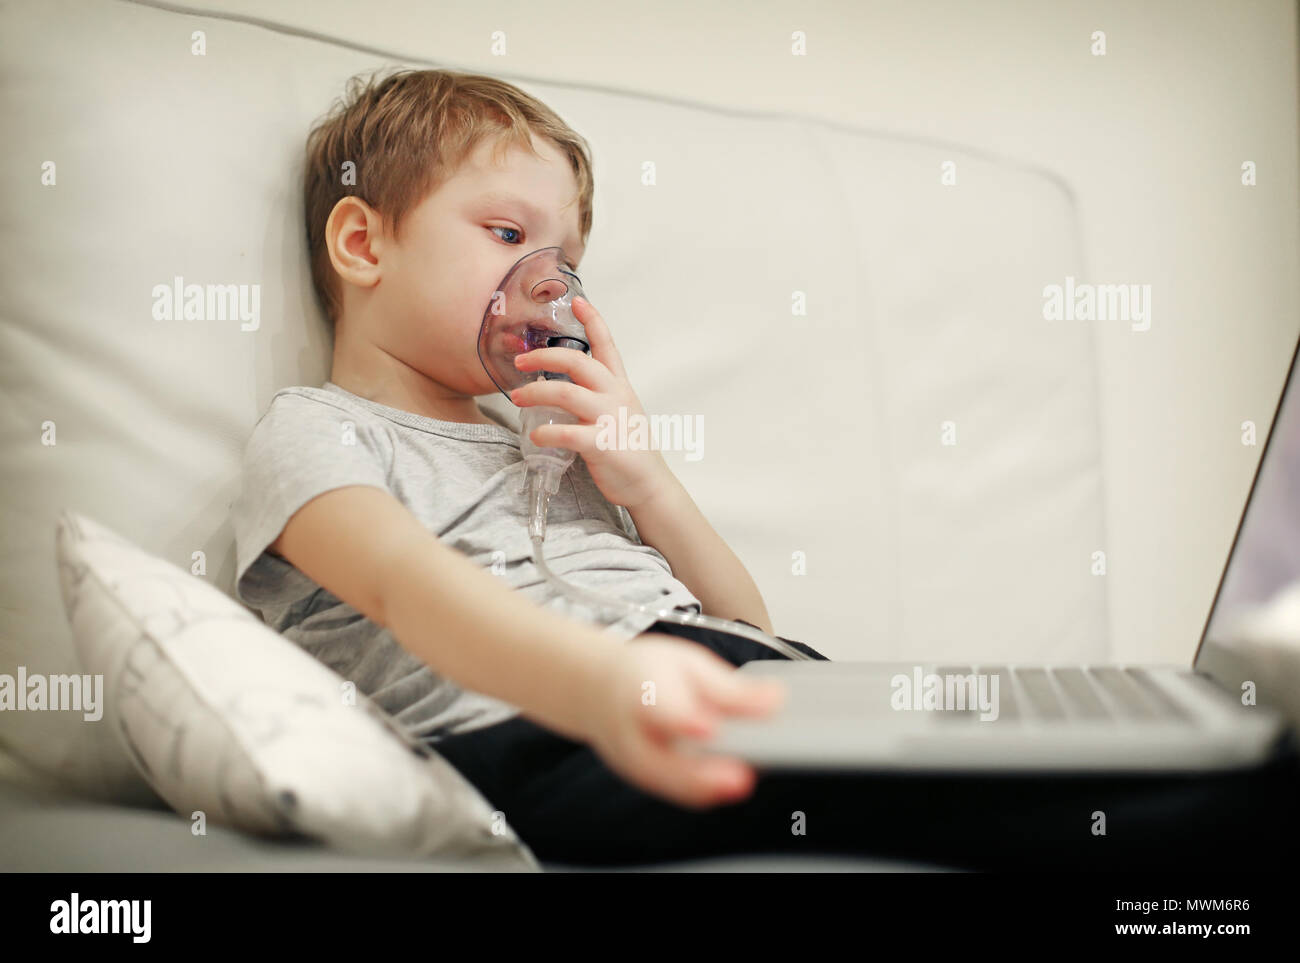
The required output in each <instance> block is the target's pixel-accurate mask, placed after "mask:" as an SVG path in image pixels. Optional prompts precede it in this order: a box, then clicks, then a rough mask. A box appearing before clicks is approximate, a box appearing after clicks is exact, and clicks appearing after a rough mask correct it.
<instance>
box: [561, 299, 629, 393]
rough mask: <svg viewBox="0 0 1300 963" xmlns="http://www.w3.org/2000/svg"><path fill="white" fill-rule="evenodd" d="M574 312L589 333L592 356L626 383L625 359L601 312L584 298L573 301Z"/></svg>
mask: <svg viewBox="0 0 1300 963" xmlns="http://www.w3.org/2000/svg"><path fill="white" fill-rule="evenodd" d="M573 310H574V313H575V315H577V317H578V320H579V321H580V322H582V326H583V328H585V329H586V331H587V340H588V341H589V342H590V343H591V356H592V357H593V358H595V359H596V360H597V361H599V362H600V363H601V364H603V365H604V366H605V367H606V368H608V369H609V370H610V371H612V372H613V373H614V374H616V375H617V376H618V377H619V378H620V379H622V380H623V381H626V380H627V371H626V370H625V369H624V368H623V359H622V358H621V357H620V356H619V353H618V348H616V347H614V336H613V335H612V334H610V333H609V325H607V324H606V323H605V319H604V318H602V317H601V316H600V312H599V311H597V310H596V308H595V307H594V306H593V305H592V303H591V302H590V301H588V300H587V299H586V298H582V297H577V298H574V299H573Z"/></svg>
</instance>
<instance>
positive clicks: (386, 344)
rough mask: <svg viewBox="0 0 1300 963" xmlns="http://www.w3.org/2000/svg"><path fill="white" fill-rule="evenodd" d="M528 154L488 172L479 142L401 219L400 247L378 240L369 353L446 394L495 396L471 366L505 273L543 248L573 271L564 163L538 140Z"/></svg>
mask: <svg viewBox="0 0 1300 963" xmlns="http://www.w3.org/2000/svg"><path fill="white" fill-rule="evenodd" d="M533 144H534V145H535V146H536V148H537V150H538V152H539V153H540V154H541V155H542V159H538V158H537V157H534V156H533V155H532V154H530V153H529V152H527V151H525V150H521V149H520V148H518V147H515V146H513V145H511V146H510V147H509V148H508V150H507V151H506V152H505V153H504V155H503V159H502V162H501V164H500V166H496V165H493V163H492V157H491V152H492V146H493V144H492V141H491V140H490V139H486V140H484V141H482V142H480V143H479V144H478V146H477V147H476V148H475V150H474V151H473V152H472V153H471V154H470V156H469V157H468V158H467V159H466V162H465V163H464V164H463V165H461V167H460V168H459V169H458V170H457V171H456V172H455V173H454V174H453V175H452V177H451V178H450V179H449V180H447V181H446V182H444V183H443V184H442V186H440V187H439V188H437V189H436V190H434V191H433V192H431V193H430V194H429V196H428V197H426V198H425V199H424V200H423V201H422V202H421V203H420V204H419V205H418V206H417V207H416V208H415V209H413V210H412V211H411V212H410V214H408V216H407V218H406V219H405V220H404V221H403V223H402V237H401V240H400V242H396V241H394V240H393V239H392V238H391V237H387V238H386V239H385V243H384V245H383V247H382V251H381V253H380V256H379V267H380V270H381V281H380V283H379V284H378V285H377V286H376V287H375V288H373V289H372V294H373V296H374V297H375V298H376V299H377V303H376V304H374V305H373V307H374V308H375V310H374V312H373V313H372V314H371V318H373V319H374V320H375V321H376V322H378V326H379V328H380V330H379V331H377V332H376V335H378V336H379V338H382V340H379V339H378V338H377V339H376V340H377V343H378V344H379V345H380V346H381V347H382V348H383V349H384V350H386V351H388V352H389V353H390V354H392V355H394V356H395V357H396V358H397V359H398V360H400V361H402V362H403V363H405V364H406V365H409V366H410V367H412V368H414V369H415V370H417V371H419V372H421V373H422V374H424V375H425V376H427V377H428V378H430V379H432V380H433V381H435V382H437V383H438V384H440V385H442V386H443V387H445V388H448V389H451V390H452V391H453V392H457V393H461V394H464V395H469V396H474V395H483V394H491V393H493V392H495V391H496V390H497V389H496V386H495V385H493V384H492V380H491V379H490V378H489V377H488V375H487V372H486V371H484V370H483V365H482V362H480V361H479V357H478V350H477V347H478V332H479V326H480V325H481V324H482V322H483V313H484V312H485V311H486V310H487V307H488V304H489V302H490V301H491V299H492V294H493V292H494V291H495V290H496V289H497V286H498V285H499V284H500V283H501V279H502V278H503V277H505V274H506V272H507V271H509V270H510V268H511V266H512V265H513V264H514V263H515V262H516V261H518V260H519V259H520V258H521V257H523V256H524V255H525V254H528V253H529V252H531V251H536V250H538V249H539V248H543V247H551V246H553V245H558V246H560V247H562V248H564V251H565V253H566V254H568V256H569V257H570V258H571V259H572V263H573V266H574V267H575V268H576V267H577V266H578V262H580V261H581V260H582V256H583V254H584V246H583V244H582V242H581V232H580V231H579V227H578V203H577V193H578V184H577V179H576V178H575V177H574V175H573V172H572V169H571V168H570V166H569V162H568V159H567V158H566V157H565V156H564V155H563V154H562V153H561V152H560V150H559V148H558V147H556V146H555V145H554V144H553V143H552V142H551V141H549V140H547V139H545V138H539V137H536V136H534V137H533Z"/></svg>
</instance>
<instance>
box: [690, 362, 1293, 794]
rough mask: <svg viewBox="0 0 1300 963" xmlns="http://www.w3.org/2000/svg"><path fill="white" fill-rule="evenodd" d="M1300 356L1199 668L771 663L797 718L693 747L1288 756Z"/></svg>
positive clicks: (852, 755)
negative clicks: (786, 692) (783, 684)
mask: <svg viewBox="0 0 1300 963" xmlns="http://www.w3.org/2000/svg"><path fill="white" fill-rule="evenodd" d="M1297 355H1300V345H1297V350H1296V352H1295V353H1293V355H1292V359H1291V368H1290V371H1289V373H1288V375H1287V380H1286V384H1285V386H1284V387H1283V390H1282V396H1281V399H1280V400H1279V403H1278V408H1277V410H1276V412H1275V414H1274V418H1273V424H1272V427H1271V428H1270V430H1269V437H1268V440H1267V441H1266V443H1265V446H1264V453H1263V455H1262V456H1261V459H1260V464H1259V467H1258V469H1257V470H1256V473H1255V479H1254V482H1253V483H1252V485H1251V492H1250V497H1249V498H1248V499H1247V502H1246V508H1245V510H1244V512H1243V513H1242V517H1241V520H1240V522H1239V524H1238V526H1237V533H1236V536H1235V537H1234V539H1233V545H1232V549H1231V550H1230V552H1229V554H1228V562H1227V565H1226V567H1225V570H1224V574H1223V576H1222V577H1221V578H1220V580H1219V587H1218V590H1217V592H1216V593H1215V600H1214V604H1213V606H1212V607H1211V610H1210V615H1209V617H1208V619H1207V620H1206V625H1205V628H1204V630H1203V631H1202V633H1201V640H1200V644H1199V645H1198V647H1197V649H1196V653H1195V655H1194V657H1193V658H1192V660H1191V668H1190V669H1189V668H1187V667H1186V666H1180V665H1147V666H1139V665H1028V664H1026V665H1019V664H996V665H995V664H991V663H987V662H981V661H978V660H976V661H972V662H971V663H969V664H964V665H948V664H937V663H934V664H917V663H906V662H849V661H830V662H823V661H787V660H782V659H773V660H759V661H754V662H748V663H746V664H745V665H743V666H741V668H740V669H739V670H738V671H740V672H744V673H746V674H747V675H750V676H755V677H760V676H761V677H769V676H771V677H775V678H779V679H781V680H782V681H783V682H784V683H785V684H786V687H787V689H788V692H789V695H788V698H787V701H786V703H785V705H784V706H783V707H782V708H781V709H780V710H778V711H777V712H776V713H774V714H773V715H772V716H770V717H768V718H766V719H743V718H729V719H727V720H725V721H724V722H723V723H721V724H720V725H719V727H718V730H717V731H716V732H715V734H714V736H713V738H712V739H710V740H707V741H703V740H695V739H687V740H683V741H682V743H681V746H682V748H683V749H685V750H686V751H695V752H703V753H710V752H718V753H723V754H726V755H735V756H739V757H740V758H743V759H745V760H747V761H749V762H750V763H752V764H753V765H754V766H755V767H757V768H759V769H771V770H778V769H852V770H878V771H894V772H897V771H900V770H905V771H934V770H942V771H944V772H952V771H957V770H972V771H978V772H994V771H1006V772H1012V771H1054V772H1144V773H1146V772H1149V773H1160V772H1175V771H1206V772H1208V771H1214V770H1229V769H1236V768H1245V767H1251V766H1254V765H1258V764H1261V763H1264V762H1266V761H1267V760H1269V759H1270V758H1273V757H1274V756H1275V755H1276V754H1278V753H1280V752H1282V751H1284V750H1287V749H1288V748H1289V747H1290V746H1291V745H1292V741H1291V739H1292V736H1291V730H1290V727H1291V726H1296V727H1298V728H1300V383H1298V382H1300V374H1297V366H1296V356H1297ZM1188 648H1189V649H1190V648H1191V646H1190V641H1189V645H1188Z"/></svg>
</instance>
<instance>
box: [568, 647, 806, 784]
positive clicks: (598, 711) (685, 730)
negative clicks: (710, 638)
mask: <svg viewBox="0 0 1300 963" xmlns="http://www.w3.org/2000/svg"><path fill="white" fill-rule="evenodd" d="M606 666H607V668H606V671H605V672H603V673H602V674H601V675H600V676H599V677H598V678H597V681H596V683H595V684H594V685H593V691H592V692H590V693H588V696H589V706H590V714H589V724H588V726H587V740H588V742H589V743H590V744H591V746H592V748H593V749H595V751H596V752H597V753H598V754H599V755H600V757H601V758H602V759H603V760H604V761H605V764H606V765H608V766H609V767H610V769H612V770H614V771H615V772H617V773H618V774H619V775H620V776H622V777H623V778H624V779H626V780H627V781H628V782H630V783H633V784H634V785H636V786H638V787H640V788H641V789H644V790H645V791H646V792H650V793H654V794H655V795H657V796H661V797H663V798H665V799H668V800H669V801H671V802H674V803H676V804H678V805H681V806H686V807H688V808H691V809H703V808H707V807H709V806H714V805H718V804H720V803H727V802H736V801H738V800H740V799H743V798H745V797H746V796H748V795H749V794H750V793H751V792H752V791H753V788H754V780H755V778H756V777H755V774H754V770H753V768H752V767H751V766H750V765H749V764H748V763H746V762H744V761H743V760H741V759H736V758H733V757H727V756H720V755H697V754H692V753H691V752H690V751H689V750H688V751H682V750H680V749H678V748H676V747H675V746H674V741H675V740H676V739H677V738H678V737H680V736H691V737H697V738H703V739H708V738H710V737H711V736H712V735H713V734H714V732H715V730H716V726H717V723H718V722H719V721H720V720H721V719H723V718H724V717H726V716H731V715H743V716H751V717H763V716H767V715H770V714H771V713H772V712H774V711H775V710H777V709H779V708H780V707H781V705H782V704H784V702H785V698H786V687H785V685H784V684H782V683H781V682H779V681H778V680H775V679H768V680H763V681H759V680H757V679H751V678H746V677H745V676H743V675H741V674H739V673H737V672H736V667H735V666H733V665H732V664H731V663H729V662H727V661H726V660H725V659H723V658H721V657H720V656H718V655H717V654H716V653H714V652H712V651H710V650H709V649H706V648H704V647H703V646H701V645H698V644H696V643H694V642H690V641H687V640H684V639H679V638H676V637H674V636H671V635H664V634H660V633H655V632H651V633H646V634H644V635H642V636H640V637H638V638H636V639H634V640H631V641H628V642H624V643H622V644H621V645H620V646H619V648H618V650H617V651H616V652H615V653H614V654H613V656H612V658H610V659H609V661H608V662H607V663H606Z"/></svg>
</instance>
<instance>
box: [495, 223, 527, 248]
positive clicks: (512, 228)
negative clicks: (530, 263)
mask: <svg viewBox="0 0 1300 963" xmlns="http://www.w3.org/2000/svg"><path fill="white" fill-rule="evenodd" d="M489 230H493V231H513V232H514V233H515V234H522V233H523V232H522V231H520V230H519V229H518V228H516V227H493V228H489ZM497 237H501V235H500V234H498V235H497ZM501 240H503V241H505V240H506V239H505V238H503V237H502V238H501ZM506 243H507V244H522V243H523V241H522V240H520V241H506Z"/></svg>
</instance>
